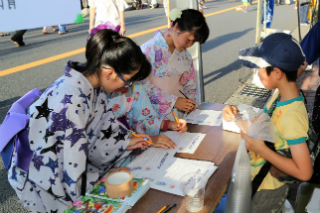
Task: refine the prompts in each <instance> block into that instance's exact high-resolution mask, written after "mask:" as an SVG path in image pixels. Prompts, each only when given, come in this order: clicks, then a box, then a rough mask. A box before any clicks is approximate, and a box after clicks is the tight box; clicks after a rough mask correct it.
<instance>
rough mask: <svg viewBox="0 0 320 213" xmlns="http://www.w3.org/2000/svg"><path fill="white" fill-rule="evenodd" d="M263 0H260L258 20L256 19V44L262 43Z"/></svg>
mask: <svg viewBox="0 0 320 213" xmlns="http://www.w3.org/2000/svg"><path fill="white" fill-rule="evenodd" d="M261 1H262V0H258V11H257V21H256V45H258V44H259V43H260V34H261V33H260V25H261Z"/></svg>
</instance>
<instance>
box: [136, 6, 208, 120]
mask: <svg viewBox="0 0 320 213" xmlns="http://www.w3.org/2000/svg"><path fill="white" fill-rule="evenodd" d="M169 17H170V20H171V21H172V22H171V26H172V27H171V28H169V29H168V32H166V33H163V32H160V31H157V32H156V34H155V36H154V37H153V38H152V39H151V40H149V41H147V42H146V43H144V44H143V45H142V46H141V49H142V52H143V53H144V54H145V55H146V56H147V58H148V59H149V61H150V62H151V64H152V68H153V69H152V73H151V74H150V76H149V77H148V78H147V79H145V80H143V81H141V82H142V84H143V86H144V87H145V89H146V91H147V93H148V96H149V98H150V101H151V104H152V105H153V108H154V109H155V111H156V112H157V114H158V115H159V116H161V117H167V118H168V119H170V120H174V117H173V116H172V113H171V112H172V110H173V108H176V109H178V110H179V111H180V113H178V115H179V116H178V117H181V116H183V113H185V112H191V111H192V110H194V107H195V106H196V104H197V99H196V92H197V87H196V82H195V70H194V67H193V60H192V57H191V55H190V53H189V52H188V51H187V50H186V49H187V48H188V47H191V46H192V45H193V44H194V42H199V43H200V44H203V43H204V42H205V41H206V40H207V38H208V36H209V28H208V25H207V23H206V20H205V18H204V16H203V15H202V13H200V12H199V11H197V10H193V9H186V10H183V11H181V10H180V9H173V10H172V11H171V12H170V14H169ZM180 91H181V92H183V93H184V95H186V96H187V97H188V98H189V99H187V98H185V97H184V95H183V94H181V93H180Z"/></svg>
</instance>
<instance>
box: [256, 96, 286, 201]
mask: <svg viewBox="0 0 320 213" xmlns="http://www.w3.org/2000/svg"><path fill="white" fill-rule="evenodd" d="M279 98H280V95H279V96H278V97H277V98H276V99H275V100H274V101H273V103H272V104H271V106H270V108H269V110H268V112H267V114H268V115H269V116H270V117H271V116H272V113H273V111H274V110H275V109H276V107H277V102H278V100H279ZM264 143H265V144H266V146H267V147H269V148H270V149H271V150H273V151H274V152H276V149H275V147H274V144H273V143H270V142H267V141H265V142H264ZM271 166H272V164H271V163H270V162H269V161H267V162H266V163H265V164H264V165H263V166H262V167H261V169H260V171H259V172H258V174H257V175H256V176H255V177H254V179H253V180H252V182H251V184H252V194H251V197H252V198H253V196H254V195H255V193H256V192H257V190H258V189H259V187H260V185H261V183H262V181H263V179H264V178H265V177H266V176H267V174H268V172H269V170H270V168H271Z"/></svg>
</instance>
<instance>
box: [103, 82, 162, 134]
mask: <svg viewBox="0 0 320 213" xmlns="http://www.w3.org/2000/svg"><path fill="white" fill-rule="evenodd" d="M109 97H110V98H109V104H110V106H112V110H113V113H114V115H115V117H116V118H120V117H122V116H125V117H126V121H127V123H128V125H129V127H130V129H131V130H132V131H134V132H137V133H141V134H147V135H151V136H154V135H159V133H160V126H161V122H162V121H163V118H162V117H159V116H157V114H156V113H155V111H154V109H153V107H152V105H151V103H150V99H149V96H148V95H147V92H146V90H145V89H144V87H143V86H142V85H141V83H140V82H139V81H136V82H134V83H133V85H132V86H131V87H130V88H127V89H124V90H121V91H120V90H119V91H117V90H116V91H114V92H113V93H111V94H109Z"/></svg>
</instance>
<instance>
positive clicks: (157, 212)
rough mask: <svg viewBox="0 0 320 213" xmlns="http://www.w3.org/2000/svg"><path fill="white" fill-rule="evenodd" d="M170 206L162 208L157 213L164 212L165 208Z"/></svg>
mask: <svg viewBox="0 0 320 213" xmlns="http://www.w3.org/2000/svg"><path fill="white" fill-rule="evenodd" d="M169 206H170V204H168V205H166V206H164V207H162V208H161V209H160V210H159V211H158V212H157V213H161V212H162V211H163V210H165V209H166V208H168V207H169Z"/></svg>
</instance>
